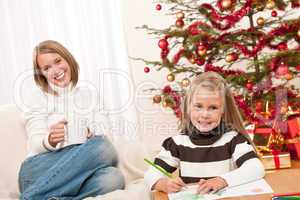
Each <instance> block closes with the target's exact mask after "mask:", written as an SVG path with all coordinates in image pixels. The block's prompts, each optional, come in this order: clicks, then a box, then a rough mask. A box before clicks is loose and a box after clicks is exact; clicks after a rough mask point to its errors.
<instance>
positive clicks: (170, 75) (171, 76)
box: [167, 74, 175, 82]
mask: <svg viewBox="0 0 300 200" xmlns="http://www.w3.org/2000/svg"><path fill="white" fill-rule="evenodd" d="M167 80H168V81H170V82H172V81H174V80H175V76H174V74H168V76H167Z"/></svg>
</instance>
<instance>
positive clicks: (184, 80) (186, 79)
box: [181, 78, 190, 87]
mask: <svg viewBox="0 0 300 200" xmlns="http://www.w3.org/2000/svg"><path fill="white" fill-rule="evenodd" d="M181 85H182V86H183V87H187V86H189V85H190V79H188V78H184V79H182V81H181Z"/></svg>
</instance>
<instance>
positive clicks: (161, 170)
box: [144, 158, 173, 178]
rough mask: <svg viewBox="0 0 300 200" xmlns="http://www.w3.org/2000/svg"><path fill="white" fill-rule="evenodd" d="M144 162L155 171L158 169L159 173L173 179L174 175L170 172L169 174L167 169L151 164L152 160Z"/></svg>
mask: <svg viewBox="0 0 300 200" xmlns="http://www.w3.org/2000/svg"><path fill="white" fill-rule="evenodd" d="M144 161H145V162H146V163H148V164H149V165H151V166H153V167H154V168H155V169H157V170H158V171H160V172H161V173H163V174H164V175H166V176H167V177H169V178H173V176H172V174H170V173H169V172H167V171H166V170H165V169H163V168H162V167H160V166H158V165H156V164H154V163H153V162H151V161H150V160H148V159H147V158H144Z"/></svg>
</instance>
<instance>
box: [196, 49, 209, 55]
mask: <svg viewBox="0 0 300 200" xmlns="http://www.w3.org/2000/svg"><path fill="white" fill-rule="evenodd" d="M206 51H207V50H206V49H203V50H198V51H197V52H198V54H199V55H200V56H205V55H206Z"/></svg>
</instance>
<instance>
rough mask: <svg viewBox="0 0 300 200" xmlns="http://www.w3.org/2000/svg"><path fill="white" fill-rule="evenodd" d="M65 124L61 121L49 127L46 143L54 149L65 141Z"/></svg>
mask: <svg viewBox="0 0 300 200" xmlns="http://www.w3.org/2000/svg"><path fill="white" fill-rule="evenodd" d="M67 123H68V122H67V121H66V120H61V121H59V122H57V123H56V124H53V125H52V126H51V127H50V134H49V137H48V142H49V144H50V145H51V146H53V147H56V145H57V144H58V143H60V142H63V141H64V140H65V125H66V124H67Z"/></svg>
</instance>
